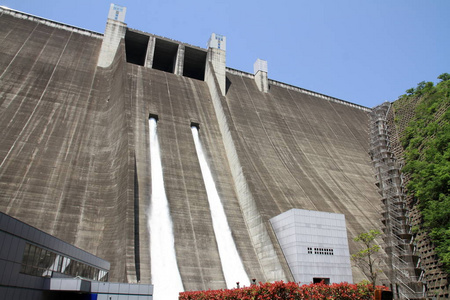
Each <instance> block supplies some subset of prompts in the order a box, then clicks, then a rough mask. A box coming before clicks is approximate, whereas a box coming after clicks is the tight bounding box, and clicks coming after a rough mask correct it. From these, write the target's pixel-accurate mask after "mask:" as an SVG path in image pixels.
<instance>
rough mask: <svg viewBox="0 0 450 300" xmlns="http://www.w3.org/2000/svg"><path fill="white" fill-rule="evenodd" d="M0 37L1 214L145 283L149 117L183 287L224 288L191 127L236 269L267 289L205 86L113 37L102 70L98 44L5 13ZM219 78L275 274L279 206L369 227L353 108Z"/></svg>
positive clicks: (363, 151) (360, 129)
mask: <svg viewBox="0 0 450 300" xmlns="http://www.w3.org/2000/svg"><path fill="white" fill-rule="evenodd" d="M0 28H1V30H0V38H1V39H2V41H3V42H2V43H1V44H0V53H1V55H0V70H2V71H1V72H2V73H1V75H0V76H1V77H0V84H1V89H0V106H1V110H0V128H2V130H1V133H0V140H1V141H2V142H1V144H0V163H1V164H2V165H1V168H0V190H1V193H0V209H1V211H2V212H5V213H7V214H10V215H11V216H13V217H16V218H18V219H20V220H21V221H24V222H27V223H29V224H30V225H32V226H35V227H37V228H39V229H41V230H43V231H45V232H48V233H50V234H53V235H55V236H56V237H58V238H61V239H62V240H64V241H67V242H69V243H73V244H74V245H76V246H78V247H80V248H82V249H84V250H86V251H89V252H91V253H93V254H95V255H97V256H100V257H102V258H104V259H106V260H108V261H110V262H111V267H112V269H111V273H110V280H113V281H128V282H133V281H140V282H143V283H144V282H150V281H151V274H150V273H151V272H150V269H151V268H150V249H149V232H148V228H147V221H148V220H147V213H148V209H149V201H150V200H149V199H150V194H151V180H152V178H151V173H150V160H149V155H148V151H149V139H148V136H149V132H148V118H149V115H150V114H153V115H157V116H158V136H159V141H160V146H161V155H162V157H161V160H162V165H163V172H164V183H165V188H166V193H167V198H168V201H169V206H170V212H171V216H172V220H173V226H174V228H173V229H174V237H175V251H176V254H177V262H178V266H179V270H180V274H181V277H182V280H183V285H184V289H185V290H196V289H217V288H224V287H225V279H224V276H223V272H222V267H221V263H220V257H219V254H218V250H217V244H216V240H215V235H214V230H213V226H212V220H211V213H210V211H209V204H208V199H207V194H206V189H205V186H204V182H203V178H202V173H201V169H200V166H199V162H198V158H197V155H196V150H195V145H194V142H193V139H192V133H191V128H190V125H191V123H192V122H195V123H198V124H200V126H201V128H202V129H201V134H202V137H201V138H202V144H203V147H204V150H205V156H206V157H207V159H208V164H209V166H210V168H211V170H212V173H213V177H214V181H215V183H216V186H217V190H218V193H219V196H220V198H221V200H222V202H223V206H224V210H225V213H226V215H227V219H228V223H229V225H230V228H231V234H232V236H233V238H234V240H235V243H236V247H237V249H238V252H239V255H240V256H241V259H242V262H243V265H244V268H245V271H246V272H247V274H248V276H249V278H256V279H257V280H258V281H266V280H267V278H268V274H267V271H266V269H265V268H266V266H263V265H262V258H261V257H260V253H257V251H255V248H254V240H255V238H254V237H253V239H252V237H251V236H250V233H249V230H248V224H246V218H247V217H248V216H245V215H244V214H245V213H248V211H246V210H245V208H243V207H241V205H242V204H241V203H240V202H239V199H238V195H237V192H236V186H235V182H234V180H233V175H232V170H231V168H232V167H231V166H230V164H229V162H228V157H227V150H226V147H229V146H230V145H225V144H224V139H223V136H222V132H221V129H220V126H219V121H218V119H217V115H216V113H217V112H216V109H215V107H214V105H213V99H212V96H211V93H210V89H209V88H208V85H207V83H206V82H205V81H201V80H196V79H193V78H188V77H184V76H179V75H175V74H171V73H167V72H163V71H160V70H154V69H150V68H145V67H143V66H138V65H134V64H130V63H127V62H126V57H125V45H124V42H123V41H122V43H121V44H120V45H119V50H118V51H117V54H116V57H115V59H114V62H113V64H112V65H111V66H110V67H109V68H105V69H103V68H98V67H96V64H97V58H98V55H99V52H100V46H101V39H100V38H98V37H92V36H85V35H81V34H78V33H76V32H71V31H67V30H63V29H58V28H55V27H49V26H47V25H44V24H40V23H36V22H33V21H29V20H21V19H17V18H13V17H11V16H8V15H2V16H0ZM44 53H45V55H44ZM226 76H227V80H228V82H229V86H228V90H227V95H226V97H225V98H223V99H222V102H221V103H222V105H223V111H224V112H225V114H226V118H227V120H228V126H229V130H230V134H231V137H232V139H233V143H234V145H233V147H235V150H236V153H237V156H238V159H239V161H240V164H241V167H242V170H241V172H242V175H243V178H245V181H246V184H247V185H248V189H249V192H250V193H251V195H252V197H253V199H255V203H256V211H254V212H253V213H255V214H258V215H259V216H260V217H261V221H262V223H263V225H264V226H265V230H267V232H268V233H269V235H270V239H271V242H272V243H273V246H274V247H275V249H276V253H277V255H278V258H277V260H279V261H280V263H281V266H282V272H284V274H285V279H292V275H291V274H290V272H289V269H288V268H287V264H286V262H285V260H284V257H283V255H282V253H281V250H280V249H279V246H278V245H277V242H276V239H275V237H274V235H273V233H272V231H271V230H272V229H271V227H270V224H269V219H270V218H272V217H274V216H276V215H278V214H280V213H282V212H285V211H287V210H289V209H291V208H302V209H310V210H319V211H327V212H335V213H342V214H344V215H345V217H346V220H347V229H348V234H349V238H350V239H352V238H353V237H354V236H356V235H357V234H359V233H361V232H362V231H367V230H369V229H373V228H379V227H380V226H381V225H380V224H379V222H378V220H379V214H378V211H379V196H378V194H377V192H376V186H375V185H374V180H373V175H372V174H373V173H372V172H373V171H372V168H371V166H370V158H369V157H368V155H367V151H368V133H367V130H368V126H367V124H368V115H367V113H366V112H365V111H363V110H360V109H358V108H355V107H351V106H348V105H345V104H341V103H335V102H331V101H327V100H325V99H322V98H319V97H315V96H312V95H307V94H305V93H301V92H300V91H296V90H293V89H288V88H284V87H281V86H276V85H272V86H271V87H270V91H269V93H262V92H260V91H259V90H258V88H257V86H256V84H255V82H254V80H252V79H251V78H249V77H248V76H241V75H238V74H236V73H235V72H234V73H231V72H228V73H227V75H226ZM136 183H138V184H136ZM353 249H356V248H355V245H354V243H353V242H350V251H352V250H353ZM353 271H354V280H355V281H359V280H360V279H363V278H362V276H361V274H360V273H359V272H358V271H357V270H353Z"/></svg>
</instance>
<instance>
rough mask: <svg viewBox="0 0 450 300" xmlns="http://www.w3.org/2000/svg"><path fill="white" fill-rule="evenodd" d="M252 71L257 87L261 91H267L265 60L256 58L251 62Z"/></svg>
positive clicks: (267, 78) (267, 81) (267, 80)
mask: <svg viewBox="0 0 450 300" xmlns="http://www.w3.org/2000/svg"><path fill="white" fill-rule="evenodd" d="M253 72H254V74H255V81H256V85H257V86H258V89H259V90H260V91H261V92H263V93H268V92H269V77H267V61H265V60H262V59H259V58H258V59H257V60H256V62H255V63H254V64H253Z"/></svg>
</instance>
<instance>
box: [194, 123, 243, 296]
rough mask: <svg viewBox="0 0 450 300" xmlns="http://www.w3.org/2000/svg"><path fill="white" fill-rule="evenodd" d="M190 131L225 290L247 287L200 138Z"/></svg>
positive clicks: (196, 131) (195, 129)
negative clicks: (206, 197)
mask: <svg viewBox="0 0 450 300" xmlns="http://www.w3.org/2000/svg"><path fill="white" fill-rule="evenodd" d="M191 129H192V136H193V137H194V143H195V149H196V150H197V156H198V160H199V163H200V168H201V171H202V175H203V181H204V183H205V187H206V193H207V195H208V202H209V208H210V210H211V217H212V222H213V228H214V234H215V236H216V241H217V246H218V248H219V255H220V261H221V263H222V270H223V274H224V276H225V281H226V283H227V288H229V289H231V288H234V287H236V282H239V284H240V286H249V285H250V281H249V279H248V275H247V273H246V272H245V269H244V266H243V264H242V260H241V257H240V256H239V253H238V252H237V249H236V245H235V243H234V240H233V236H232V235H231V230H230V227H229V226H228V221H227V217H226V215H225V211H224V209H223V206H222V201H220V197H219V194H218V193H217V189H216V184H215V183H214V180H213V177H212V174H211V170H210V169H209V166H208V163H207V162H206V158H205V155H204V154H203V148H202V144H201V143H200V138H199V136H198V129H197V127H195V126H192V128H191Z"/></svg>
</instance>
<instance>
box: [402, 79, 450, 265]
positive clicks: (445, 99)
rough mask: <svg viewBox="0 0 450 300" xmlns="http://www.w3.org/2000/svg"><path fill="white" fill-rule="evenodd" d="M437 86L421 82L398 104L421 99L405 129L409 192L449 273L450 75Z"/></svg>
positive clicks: (404, 141)
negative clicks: (416, 203) (416, 202)
mask: <svg viewBox="0 0 450 300" xmlns="http://www.w3.org/2000/svg"><path fill="white" fill-rule="evenodd" d="M438 78H439V79H440V80H441V82H439V83H438V84H437V85H436V86H433V84H432V83H431V82H430V83H425V82H421V83H419V84H418V86H417V88H416V89H414V91H413V92H411V89H409V90H408V91H407V92H410V93H408V95H404V96H403V97H401V98H400V99H399V100H397V101H398V102H399V103H398V104H396V103H394V104H395V105H398V106H400V105H402V104H401V103H402V102H407V101H409V100H410V99H419V101H418V104H417V106H416V108H415V117H414V118H413V120H412V121H411V122H410V123H409V124H408V126H407V127H406V128H405V130H404V131H403V134H402V135H403V137H402V139H401V144H402V146H403V148H404V158H405V166H404V168H403V170H402V171H403V172H404V173H407V174H409V176H410V180H409V183H408V185H407V189H408V193H409V194H410V195H412V196H413V197H414V198H415V199H417V200H418V208H419V210H420V212H421V214H422V217H423V224H422V225H421V226H422V227H423V229H424V230H425V231H426V232H428V233H429V236H430V238H431V239H432V241H433V242H434V244H435V246H436V248H435V251H436V254H437V255H438V257H439V260H440V261H441V262H442V263H443V267H444V270H446V272H447V273H450V146H449V145H450V74H448V73H444V74H441V75H440V76H439V77H438Z"/></svg>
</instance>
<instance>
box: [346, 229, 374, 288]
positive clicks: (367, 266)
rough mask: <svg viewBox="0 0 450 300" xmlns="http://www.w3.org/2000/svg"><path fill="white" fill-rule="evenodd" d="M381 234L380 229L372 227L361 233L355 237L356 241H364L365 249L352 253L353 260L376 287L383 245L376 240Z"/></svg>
mask: <svg viewBox="0 0 450 300" xmlns="http://www.w3.org/2000/svg"><path fill="white" fill-rule="evenodd" d="M379 235H381V232H380V231H378V230H373V229H372V230H370V231H369V232H364V233H361V234H359V235H358V236H357V237H355V238H354V239H353V240H354V241H355V242H360V243H362V244H363V249H362V250H360V251H358V252H356V253H355V254H353V255H352V261H353V262H354V263H355V264H356V265H357V266H358V267H359V268H360V269H361V271H363V273H364V274H365V275H366V276H367V277H368V278H369V279H370V282H371V283H372V285H373V287H374V288H375V284H376V281H377V276H378V273H379V272H381V269H380V268H379V266H380V263H381V254H380V249H381V247H380V246H379V245H378V244H377V243H376V241H375V239H376V238H377V237H378V236H379Z"/></svg>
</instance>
